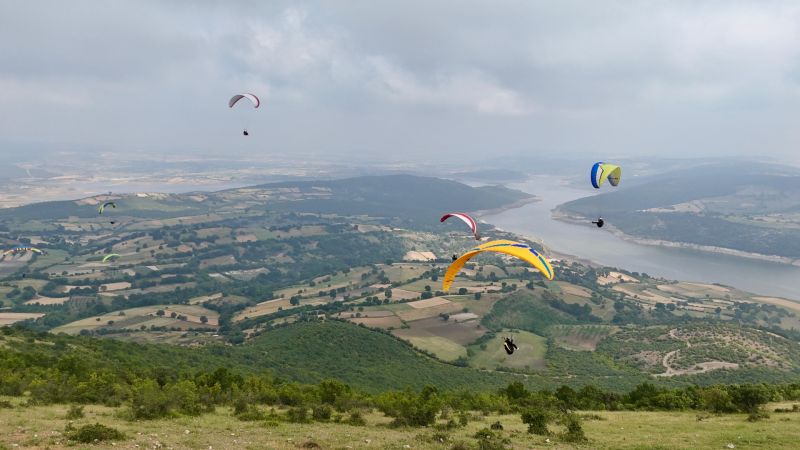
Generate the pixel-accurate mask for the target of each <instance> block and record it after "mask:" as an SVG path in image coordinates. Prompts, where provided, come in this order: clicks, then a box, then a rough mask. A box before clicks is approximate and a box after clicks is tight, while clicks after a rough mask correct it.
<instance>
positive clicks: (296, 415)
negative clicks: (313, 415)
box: [286, 406, 310, 423]
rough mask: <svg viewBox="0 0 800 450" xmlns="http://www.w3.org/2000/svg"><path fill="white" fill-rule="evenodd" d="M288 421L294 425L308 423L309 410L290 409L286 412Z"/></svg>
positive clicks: (302, 407)
mask: <svg viewBox="0 0 800 450" xmlns="http://www.w3.org/2000/svg"><path fill="white" fill-rule="evenodd" d="M286 420H288V421H289V422H292V423H308V422H310V420H308V410H307V409H306V408H305V407H304V406H299V407H295V408H289V410H288V411H286Z"/></svg>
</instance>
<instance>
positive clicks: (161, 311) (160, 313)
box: [156, 309, 166, 317]
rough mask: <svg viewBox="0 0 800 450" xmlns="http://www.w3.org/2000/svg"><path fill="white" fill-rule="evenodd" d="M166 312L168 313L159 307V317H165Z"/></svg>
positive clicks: (157, 312)
mask: <svg viewBox="0 0 800 450" xmlns="http://www.w3.org/2000/svg"><path fill="white" fill-rule="evenodd" d="M164 314H166V313H165V312H164V310H163V309H159V310H158V311H156V315H157V316H158V317H163V316H164Z"/></svg>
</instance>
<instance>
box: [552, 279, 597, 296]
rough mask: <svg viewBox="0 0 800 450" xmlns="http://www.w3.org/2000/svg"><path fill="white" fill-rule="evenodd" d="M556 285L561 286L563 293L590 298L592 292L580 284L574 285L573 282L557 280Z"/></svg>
mask: <svg viewBox="0 0 800 450" xmlns="http://www.w3.org/2000/svg"><path fill="white" fill-rule="evenodd" d="M558 286H559V287H561V290H562V291H564V293H565V294H570V295H574V296H576V297H584V298H591V296H592V293H591V292H589V290H587V289H586V288H582V287H580V286H575V285H574V284H569V283H563V282H559V283H558Z"/></svg>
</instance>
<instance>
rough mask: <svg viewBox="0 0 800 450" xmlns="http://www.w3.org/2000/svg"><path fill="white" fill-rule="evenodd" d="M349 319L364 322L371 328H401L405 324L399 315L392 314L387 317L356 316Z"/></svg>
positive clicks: (358, 322) (354, 321)
mask: <svg viewBox="0 0 800 450" xmlns="http://www.w3.org/2000/svg"><path fill="white" fill-rule="evenodd" d="M348 320H349V321H351V322H353V323H357V324H362V323H363V324H364V325H366V326H368V327H370V328H383V329H387V328H400V327H402V326H403V321H402V320H400V318H399V317H397V316H395V315H392V316H387V317H354V318H349V319H348Z"/></svg>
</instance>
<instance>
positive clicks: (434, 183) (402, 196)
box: [256, 175, 531, 221]
mask: <svg viewBox="0 0 800 450" xmlns="http://www.w3.org/2000/svg"><path fill="white" fill-rule="evenodd" d="M256 188H261V189H268V190H271V189H276V188H277V189H292V190H295V191H296V192H295V193H300V194H307V195H309V198H307V199H306V200H305V201H303V202H293V201H289V200H287V201H283V200H281V199H279V200H278V201H277V202H276V203H277V204H276V205H274V207H276V208H279V209H281V210H284V211H297V212H322V213H325V214H339V215H362V214H363V215H368V216H372V217H392V216H400V217H403V216H405V217H413V218H418V217H422V216H425V217H426V218H428V217H429V215H430V213H431V212H433V211H436V212H445V211H451V210H452V211H462V210H463V211H475V210H483V209H493V208H498V207H502V206H505V205H508V204H511V203H514V202H516V201H519V200H522V199H525V198H529V197H531V196H530V195H529V194H526V193H524V192H521V191H516V190H512V189H508V188H505V187H502V186H484V187H477V188H475V187H471V186H467V185H466V184H462V183H459V182H457V181H450V180H442V179H439V178H431V177H420V176H414V175H387V176H366V177H358V178H348V179H343V180H330V181H303V182H284V183H275V184H266V185H261V186H256ZM435 219H437V221H438V217H435Z"/></svg>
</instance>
